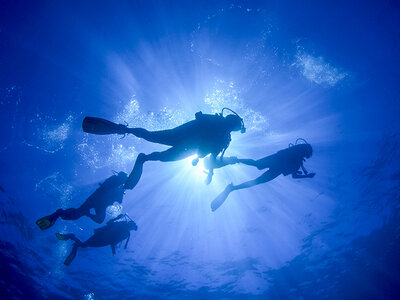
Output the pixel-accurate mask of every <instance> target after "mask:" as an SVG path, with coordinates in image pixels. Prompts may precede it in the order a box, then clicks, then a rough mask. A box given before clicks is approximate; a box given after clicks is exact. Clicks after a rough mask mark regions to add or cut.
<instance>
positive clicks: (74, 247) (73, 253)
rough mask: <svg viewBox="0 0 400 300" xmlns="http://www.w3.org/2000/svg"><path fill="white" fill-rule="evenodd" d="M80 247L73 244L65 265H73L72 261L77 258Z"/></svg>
mask: <svg viewBox="0 0 400 300" xmlns="http://www.w3.org/2000/svg"><path fill="white" fill-rule="evenodd" d="M78 247H79V246H78V245H77V244H73V246H72V250H71V252H70V254H69V255H68V256H67V258H66V259H65V261H64V265H66V266H69V265H70V264H71V263H72V261H73V260H74V258H75V256H76V252H78Z"/></svg>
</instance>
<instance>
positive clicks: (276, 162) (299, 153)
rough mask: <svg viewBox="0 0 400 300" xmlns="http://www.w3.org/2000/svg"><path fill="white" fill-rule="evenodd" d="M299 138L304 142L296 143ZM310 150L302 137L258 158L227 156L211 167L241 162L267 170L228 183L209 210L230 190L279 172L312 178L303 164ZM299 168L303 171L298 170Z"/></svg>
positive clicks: (216, 206) (226, 195)
mask: <svg viewBox="0 0 400 300" xmlns="http://www.w3.org/2000/svg"><path fill="white" fill-rule="evenodd" d="M299 140H302V141H304V143H301V144H297V142H298V141H299ZM312 152H313V150H312V147H311V145H310V144H308V143H307V142H306V141H305V140H304V139H298V140H297V141H296V144H295V145H293V144H290V145H289V148H286V149H283V150H280V151H278V152H277V153H275V154H272V155H269V156H266V157H264V158H261V159H259V160H253V159H240V158H237V157H229V158H226V159H223V160H222V161H220V162H217V164H215V165H214V166H213V168H221V167H223V166H226V165H228V164H235V163H242V164H245V165H249V166H254V167H256V168H257V169H259V170H263V169H266V168H268V171H266V172H264V173H263V174H262V175H261V176H259V177H257V178H256V179H254V180H250V181H246V182H244V183H241V184H238V185H233V184H232V183H231V184H228V185H227V186H226V188H225V189H224V191H223V192H222V193H221V194H219V195H218V196H217V197H216V198H215V199H214V200H213V201H212V202H211V210H212V211H215V210H216V209H218V208H219V207H220V206H221V205H222V204H223V203H224V202H225V200H226V199H227V198H228V196H229V194H230V193H231V192H232V191H236V190H240V189H247V188H250V187H252V186H255V185H259V184H262V183H266V182H268V181H271V180H273V179H275V178H276V177H278V176H279V175H280V174H283V175H284V176H287V175H289V174H292V177H293V178H313V177H314V176H315V173H308V172H307V170H306V169H305V167H304V165H303V162H304V161H305V158H307V159H308V158H310V157H311V156H312ZM300 168H301V169H302V171H303V173H302V172H301V171H299V169H300Z"/></svg>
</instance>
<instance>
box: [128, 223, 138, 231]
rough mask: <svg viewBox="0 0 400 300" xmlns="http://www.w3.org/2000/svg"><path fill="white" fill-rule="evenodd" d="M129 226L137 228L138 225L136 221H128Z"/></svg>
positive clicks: (133, 228) (131, 228)
mask: <svg viewBox="0 0 400 300" xmlns="http://www.w3.org/2000/svg"><path fill="white" fill-rule="evenodd" d="M128 228H129V230H137V228H138V227H137V225H136V223H135V222H134V221H128Z"/></svg>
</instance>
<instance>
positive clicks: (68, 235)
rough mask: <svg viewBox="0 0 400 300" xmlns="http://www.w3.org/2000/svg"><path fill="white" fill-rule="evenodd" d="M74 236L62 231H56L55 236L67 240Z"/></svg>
mask: <svg viewBox="0 0 400 300" xmlns="http://www.w3.org/2000/svg"><path fill="white" fill-rule="evenodd" d="M72 236H74V235H73V234H62V233H56V238H57V239H59V240H60V241H68V240H69V239H71V237H72Z"/></svg>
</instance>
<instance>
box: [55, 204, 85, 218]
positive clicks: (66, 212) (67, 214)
mask: <svg viewBox="0 0 400 300" xmlns="http://www.w3.org/2000/svg"><path fill="white" fill-rule="evenodd" d="M56 213H58V215H59V217H60V218H61V219H63V220H77V219H79V218H80V217H83V216H84V215H86V213H87V212H86V210H84V209H82V208H81V207H80V208H68V209H58V210H57V211H56Z"/></svg>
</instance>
